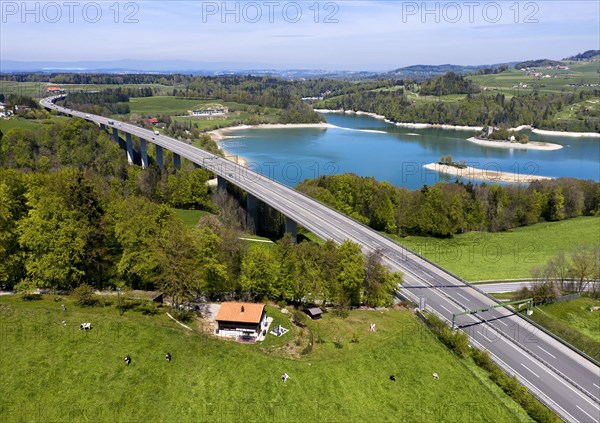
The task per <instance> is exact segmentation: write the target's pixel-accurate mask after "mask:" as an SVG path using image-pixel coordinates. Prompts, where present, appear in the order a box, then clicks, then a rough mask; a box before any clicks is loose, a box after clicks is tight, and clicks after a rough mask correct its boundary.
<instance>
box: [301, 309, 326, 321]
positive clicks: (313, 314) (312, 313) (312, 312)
mask: <svg viewBox="0 0 600 423" xmlns="http://www.w3.org/2000/svg"><path fill="white" fill-rule="evenodd" d="M305 312H306V314H308V315H309V317H310V318H311V319H313V320H317V319H320V318H321V315H322V314H323V310H321V309H320V308H319V307H311V308H307V309H306V310H305Z"/></svg>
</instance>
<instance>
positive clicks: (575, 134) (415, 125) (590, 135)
mask: <svg viewBox="0 0 600 423" xmlns="http://www.w3.org/2000/svg"><path fill="white" fill-rule="evenodd" d="M314 111H315V112H317V113H323V114H327V113H338V114H347V115H350V114H354V115H358V116H361V115H362V116H369V117H372V118H375V119H379V120H383V121H385V122H386V123H389V124H391V125H396V126H399V127H403V128H416V129H426V128H434V129H435V128H439V129H453V130H459V131H461V130H462V131H481V130H483V126H467V125H448V124H443V123H410V122H395V121H393V120H391V119H388V118H387V117H385V116H383V115H378V114H376V113H371V112H363V111H360V110H359V111H356V112H355V111H354V110H343V109H338V110H332V109H314ZM524 129H529V130H531V132H533V133H534V134H538V135H550V136H563V137H573V138H582V137H587V138H600V134H599V133H596V132H566V131H552V130H548V129H537V128H534V127H532V126H531V125H519V126H517V127H516V128H510V129H509V131H522V130H524Z"/></svg>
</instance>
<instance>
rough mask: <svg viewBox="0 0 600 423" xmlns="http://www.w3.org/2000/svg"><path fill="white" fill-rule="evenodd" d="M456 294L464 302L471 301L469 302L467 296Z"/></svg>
mask: <svg viewBox="0 0 600 423" xmlns="http://www.w3.org/2000/svg"><path fill="white" fill-rule="evenodd" d="M455 294H456V295H458V296H459V297H460V298H462V299H463V300H465V301H470V300H469V299H468V298H467V297H465V296H464V295H462V294H459V293H458V292H455Z"/></svg>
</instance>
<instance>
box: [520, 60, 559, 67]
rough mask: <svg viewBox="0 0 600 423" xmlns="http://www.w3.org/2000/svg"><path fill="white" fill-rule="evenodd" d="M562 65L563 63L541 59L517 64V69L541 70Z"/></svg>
mask: <svg viewBox="0 0 600 423" xmlns="http://www.w3.org/2000/svg"><path fill="white" fill-rule="evenodd" d="M558 65H562V62H559V61H556V60H550V59H539V60H527V61H525V62H521V63H517V64H516V65H515V69H525V68H540V67H546V66H558Z"/></svg>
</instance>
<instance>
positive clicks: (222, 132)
mask: <svg viewBox="0 0 600 423" xmlns="http://www.w3.org/2000/svg"><path fill="white" fill-rule="evenodd" d="M286 128H317V129H327V128H336V126H335V125H331V124H330V123H326V122H321V123H269V124H267V123H263V124H260V125H238V126H230V127H227V128H221V129H215V130H214V131H210V132H207V134H208V135H210V136H211V137H212V139H213V140H215V141H216V142H219V141H222V140H224V139H227V138H234V137H231V136H228V135H227V133H228V132H234V131H241V130H244V129H286Z"/></svg>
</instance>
